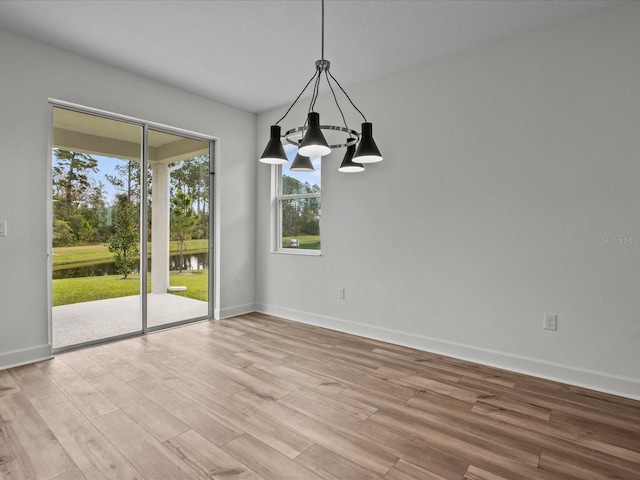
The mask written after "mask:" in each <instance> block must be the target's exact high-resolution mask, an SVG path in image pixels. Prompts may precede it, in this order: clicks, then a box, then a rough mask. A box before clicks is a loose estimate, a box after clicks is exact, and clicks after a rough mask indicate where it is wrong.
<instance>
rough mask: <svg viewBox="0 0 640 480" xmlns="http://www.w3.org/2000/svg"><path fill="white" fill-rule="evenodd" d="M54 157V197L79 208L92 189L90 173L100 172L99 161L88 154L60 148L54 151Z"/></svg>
mask: <svg viewBox="0 0 640 480" xmlns="http://www.w3.org/2000/svg"><path fill="white" fill-rule="evenodd" d="M54 156H55V162H54V166H53V189H54V196H57V198H58V199H59V200H62V201H64V202H65V203H66V204H67V205H68V206H73V207H75V208H77V207H78V206H79V205H80V203H81V202H83V201H84V200H85V194H86V193H87V191H88V190H89V188H90V187H91V180H90V178H89V173H90V172H93V173H96V172H97V171H98V161H97V160H96V159H95V158H93V157H92V156H91V155H88V154H86V153H81V152H72V151H69V150H60V149H58V148H56V149H54Z"/></svg>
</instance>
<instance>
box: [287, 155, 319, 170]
mask: <svg viewBox="0 0 640 480" xmlns="http://www.w3.org/2000/svg"><path fill="white" fill-rule="evenodd" d="M289 170H291V171H292V172H313V171H314V170H315V169H314V168H313V163H311V159H310V158H309V157H304V156H302V155H300V154H299V153H298V154H296V157H295V158H294V159H293V162H292V163H291V166H290V167H289Z"/></svg>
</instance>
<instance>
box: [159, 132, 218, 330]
mask: <svg viewBox="0 0 640 480" xmlns="http://www.w3.org/2000/svg"><path fill="white" fill-rule="evenodd" d="M147 138H148V140H147V141H148V145H149V146H148V165H149V172H148V185H147V192H148V200H147V205H148V207H147V208H148V214H147V216H148V219H149V221H150V223H149V227H148V232H149V238H148V241H149V244H148V245H149V246H148V251H149V257H150V258H149V263H148V268H149V270H148V274H147V282H148V284H149V293H148V295H147V328H148V329H154V328H156V327H161V326H166V325H169V324H174V323H179V322H184V321H188V320H193V319H196V318H204V317H207V316H208V315H209V260H210V259H209V251H210V250H209V218H210V212H209V209H210V202H209V189H210V187H209V176H210V174H209V162H210V157H209V152H210V142H208V141H202V140H196V139H192V138H188V137H184V136H180V135H176V134H173V133H166V132H162V131H158V130H154V129H149V130H148V137H147Z"/></svg>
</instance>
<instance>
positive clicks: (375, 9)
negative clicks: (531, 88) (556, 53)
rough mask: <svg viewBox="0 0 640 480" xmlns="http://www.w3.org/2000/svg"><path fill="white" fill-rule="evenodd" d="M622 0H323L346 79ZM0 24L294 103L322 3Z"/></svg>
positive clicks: (4, 5) (67, 13)
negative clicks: (324, 0)
mask: <svg viewBox="0 0 640 480" xmlns="http://www.w3.org/2000/svg"><path fill="white" fill-rule="evenodd" d="M614 3H618V2H617V1H614V0H555V1H550V0H549V1H545V0H537V1H534V0H528V1H526V0H456V1H452V0H326V4H325V58H327V59H328V60H330V61H331V72H332V73H333V75H334V76H335V77H336V78H337V79H338V80H339V81H340V83H341V84H342V85H343V86H344V87H348V86H349V85H353V84H357V83H361V82H364V81H367V80H371V79H374V78H378V77H381V76H384V75H388V74H390V73H393V72H397V71H400V70H404V69H407V68H410V67H413V66H417V65H420V64H423V63H426V62H429V61H432V60H434V59H437V58H441V57H444V56H447V55H452V54H454V53H456V52H460V51H463V50H466V49H470V48H474V47H477V46H481V45H485V44H488V43H491V42H495V41H497V40H499V39H501V38H504V37H507V36H511V35H516V34H519V33H522V32H526V31H528V30H532V29H536V28H541V27H543V26H545V25H548V24H550V23H552V22H558V21H563V20H566V19H568V18H571V17H574V16H577V15H581V14H586V13H590V12H593V11H595V10H598V9H600V8H604V7H607V6H611V5H612V4H614ZM0 28H4V29H6V30H9V31H12V32H15V33H20V34H23V35H26V36H29V37H33V38H36V39H38V40H41V41H43V42H46V43H49V44H52V45H56V46H58V47H61V48H64V49H66V50H69V51H71V52H75V53H78V54H80V55H84V56H86V57H90V58H94V59H96V60H98V61H100V62H104V63H107V64H110V65H113V66H116V67H119V68H122V69H125V70H129V71H131V72H134V73H137V74H140V75H144V76H146V77H149V78H152V79H156V80H159V81H162V82H164V83H168V84H170V85H174V86H176V87H180V88H183V89H185V90H189V91H191V92H194V93H197V94H199V95H202V96H204V97H208V98H211V99H213V100H217V101H220V102H223V103H226V104H228V105H232V106H234V107H237V108H240V109H243V110H246V111H249V112H255V113H258V112H262V111H265V110H268V109H270V108H273V107H277V106H281V105H285V104H288V103H290V102H291V101H293V99H294V98H295V97H296V96H297V95H298V93H299V92H300V90H301V89H302V87H304V85H305V83H306V82H307V80H308V79H309V78H311V76H312V75H313V73H314V71H315V65H314V63H315V61H316V60H317V59H319V58H320V50H321V49H320V45H321V42H320V39H321V3H320V0H208V1H205V0H203V1H189V0H159V1H158V0H127V1H117V0H90V1H89V0H85V1H78V0H31V1H24V0H18V1H16V0H0Z"/></svg>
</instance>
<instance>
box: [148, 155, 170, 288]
mask: <svg viewBox="0 0 640 480" xmlns="http://www.w3.org/2000/svg"><path fill="white" fill-rule="evenodd" d="M168 288H169V168H168V165H167V164H165V163H152V164H151V293H167V289H168Z"/></svg>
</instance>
